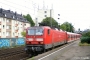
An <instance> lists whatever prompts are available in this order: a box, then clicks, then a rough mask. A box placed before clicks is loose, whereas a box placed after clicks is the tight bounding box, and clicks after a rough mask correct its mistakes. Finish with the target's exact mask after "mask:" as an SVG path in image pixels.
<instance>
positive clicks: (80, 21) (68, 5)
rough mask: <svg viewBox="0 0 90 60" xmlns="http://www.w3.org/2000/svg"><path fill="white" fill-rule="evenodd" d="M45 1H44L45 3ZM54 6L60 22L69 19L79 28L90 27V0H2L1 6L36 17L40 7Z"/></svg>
mask: <svg viewBox="0 0 90 60" xmlns="http://www.w3.org/2000/svg"><path fill="white" fill-rule="evenodd" d="M43 1H44V3H43ZM43 5H44V6H45V8H48V9H51V8H53V10H54V14H55V19H56V18H57V14H60V20H57V21H58V23H61V24H62V23H63V22H65V21H68V22H70V23H72V25H74V27H75V29H76V30H77V29H78V28H80V29H81V30H84V29H88V28H89V29H90V22H89V20H90V0H0V8H4V9H10V10H12V11H17V12H18V13H19V14H21V13H22V14H28V13H29V14H30V15H31V16H32V18H33V19H34V18H35V16H36V15H37V10H38V7H39V8H40V9H43Z"/></svg>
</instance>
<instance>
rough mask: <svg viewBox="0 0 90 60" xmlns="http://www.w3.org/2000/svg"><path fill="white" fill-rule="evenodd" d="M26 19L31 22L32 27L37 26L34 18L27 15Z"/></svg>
mask: <svg viewBox="0 0 90 60" xmlns="http://www.w3.org/2000/svg"><path fill="white" fill-rule="evenodd" d="M24 18H26V19H27V20H28V21H29V23H30V24H31V26H35V23H34V22H33V20H32V18H31V16H30V15H29V14H27V15H26V16H25V15H24Z"/></svg>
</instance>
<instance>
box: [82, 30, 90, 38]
mask: <svg viewBox="0 0 90 60" xmlns="http://www.w3.org/2000/svg"><path fill="white" fill-rule="evenodd" d="M82 36H83V37H90V31H87V32H84V33H82Z"/></svg>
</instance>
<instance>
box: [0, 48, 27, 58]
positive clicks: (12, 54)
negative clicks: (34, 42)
mask: <svg viewBox="0 0 90 60" xmlns="http://www.w3.org/2000/svg"><path fill="white" fill-rule="evenodd" d="M27 58H29V57H28V55H27V54H26V53H25V51H24V47H18V48H11V49H5V50H0V60H20V59H21V60H26V59H27Z"/></svg>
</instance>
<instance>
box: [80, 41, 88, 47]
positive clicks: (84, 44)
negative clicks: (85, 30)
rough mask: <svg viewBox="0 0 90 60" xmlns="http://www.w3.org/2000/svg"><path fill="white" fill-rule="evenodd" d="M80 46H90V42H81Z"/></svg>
mask: <svg viewBox="0 0 90 60" xmlns="http://www.w3.org/2000/svg"><path fill="white" fill-rule="evenodd" d="M79 46H90V44H88V43H81V42H80V43H79Z"/></svg>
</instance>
